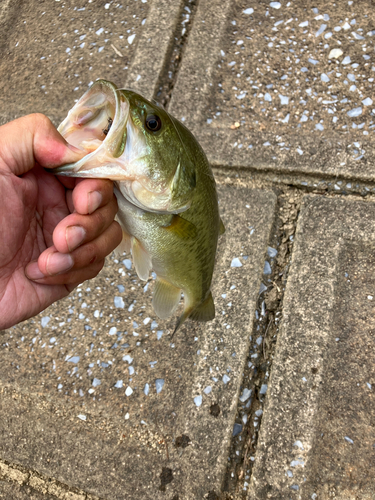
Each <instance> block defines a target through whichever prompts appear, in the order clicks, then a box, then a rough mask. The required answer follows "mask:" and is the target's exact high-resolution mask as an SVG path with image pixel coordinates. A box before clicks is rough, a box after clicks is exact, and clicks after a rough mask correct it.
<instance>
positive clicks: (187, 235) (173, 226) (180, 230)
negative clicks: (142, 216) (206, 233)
mask: <svg viewBox="0 0 375 500" xmlns="http://www.w3.org/2000/svg"><path fill="white" fill-rule="evenodd" d="M162 227H163V229H165V230H166V231H169V232H171V233H174V234H176V235H177V236H179V237H180V238H184V239H189V240H190V239H194V238H196V236H197V228H196V226H195V225H194V224H193V223H191V222H189V221H188V220H186V219H183V218H182V217H180V216H179V215H173V216H172V219H171V222H170V224H168V225H167V226H162Z"/></svg>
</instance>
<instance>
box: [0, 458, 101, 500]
mask: <svg viewBox="0 0 375 500" xmlns="http://www.w3.org/2000/svg"><path fill="white" fill-rule="evenodd" d="M0 480H2V481H7V482H8V483H11V484H17V485H18V486H21V487H24V488H26V489H30V490H31V491H26V492H27V493H31V492H32V491H35V492H38V493H39V494H43V495H50V496H52V497H54V498H57V499H58V500H68V499H69V500H102V499H100V498H99V497H97V496H94V495H91V494H89V493H86V492H84V491H82V490H80V489H78V488H72V487H70V486H68V485H66V484H63V483H61V482H60V481H58V480H56V479H52V478H50V477H47V476H45V475H43V474H40V473H39V472H37V471H33V470H29V469H26V468H25V467H22V466H20V465H18V464H12V463H11V462H8V461H7V460H1V459H0Z"/></svg>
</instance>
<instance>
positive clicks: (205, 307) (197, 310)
mask: <svg viewBox="0 0 375 500" xmlns="http://www.w3.org/2000/svg"><path fill="white" fill-rule="evenodd" d="M214 317H215V304H214V300H213V298H212V293H211V291H210V292H209V293H208V295H207V297H206V298H205V299H204V300H203V302H201V303H200V304H198V305H197V306H196V307H186V308H185V309H184V311H183V313H182V314H181V316H180V317H179V318H178V321H177V324H176V326H175V329H174V331H173V333H172V338H173V336H174V334H175V333H176V332H177V330H178V329H179V328H180V326H181V325H182V323H184V321H186V320H187V318H190V319H192V320H193V321H199V322H203V321H210V320H212V319H214Z"/></svg>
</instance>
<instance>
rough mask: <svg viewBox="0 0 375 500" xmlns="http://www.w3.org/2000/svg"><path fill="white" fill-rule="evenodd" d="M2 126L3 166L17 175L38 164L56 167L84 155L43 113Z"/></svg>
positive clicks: (0, 156) (0, 158)
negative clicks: (69, 142)
mask: <svg viewBox="0 0 375 500" xmlns="http://www.w3.org/2000/svg"><path fill="white" fill-rule="evenodd" d="M0 129H1V131H0V168H3V169H6V170H8V171H11V172H13V173H14V174H15V175H22V174H24V173H26V172H27V171H28V170H31V169H32V168H33V167H34V165H35V163H39V164H40V165H41V166H42V167H48V168H53V167H57V166H59V165H63V164H65V163H74V162H76V161H78V160H79V159H81V158H83V156H85V153H84V152H83V151H81V150H79V149H77V148H75V147H74V146H72V145H70V144H68V143H67V142H66V141H65V139H64V138H63V137H62V136H61V135H60V134H59V132H58V131H57V130H56V128H55V127H54V125H53V124H52V122H51V121H50V120H49V118H47V117H46V116H44V115H42V114H40V113H35V114H32V115H27V116H24V117H22V118H18V119H17V120H14V121H12V122H9V123H7V124H5V125H3V126H2V127H0ZM15 141H16V144H15Z"/></svg>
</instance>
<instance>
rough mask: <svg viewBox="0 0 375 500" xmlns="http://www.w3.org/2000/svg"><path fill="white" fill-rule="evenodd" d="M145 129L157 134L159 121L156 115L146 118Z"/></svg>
mask: <svg viewBox="0 0 375 500" xmlns="http://www.w3.org/2000/svg"><path fill="white" fill-rule="evenodd" d="M146 128H147V129H148V130H149V131H150V132H157V131H158V130H160V129H161V119H160V118H159V116H158V115H148V116H147V117H146Z"/></svg>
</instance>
